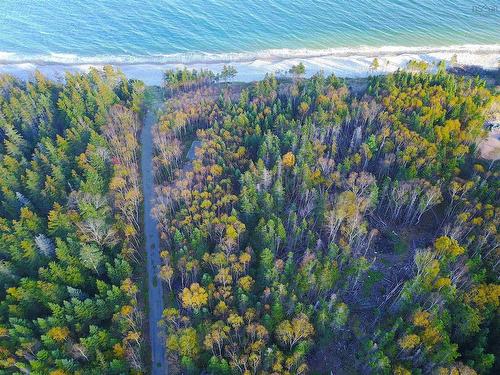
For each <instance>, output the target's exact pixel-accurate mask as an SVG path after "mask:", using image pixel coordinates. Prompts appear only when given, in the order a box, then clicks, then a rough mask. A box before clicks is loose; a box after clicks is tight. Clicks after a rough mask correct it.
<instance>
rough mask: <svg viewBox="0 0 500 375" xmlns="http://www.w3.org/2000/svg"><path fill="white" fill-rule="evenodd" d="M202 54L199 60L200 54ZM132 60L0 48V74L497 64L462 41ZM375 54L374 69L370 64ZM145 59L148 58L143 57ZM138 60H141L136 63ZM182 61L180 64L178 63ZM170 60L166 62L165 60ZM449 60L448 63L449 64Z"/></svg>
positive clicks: (254, 74) (368, 71)
mask: <svg viewBox="0 0 500 375" xmlns="http://www.w3.org/2000/svg"><path fill="white" fill-rule="evenodd" d="M200 56H202V57H203V58H200ZM157 58H158V59H156V60H155V57H154V56H153V57H144V58H135V57H132V56H128V57H127V58H124V57H123V56H122V57H120V56H115V57H113V56H108V57H105V56H103V57H79V56H77V55H72V54H52V55H48V56H45V57H43V58H41V57H40V58H38V59H34V60H31V59H29V58H24V59H23V58H21V57H20V56H17V57H16V55H15V54H12V53H6V52H0V73H8V74H12V75H14V76H16V77H18V78H21V79H30V78H31V77H32V75H33V73H34V71H35V70H40V71H41V72H42V73H43V74H44V75H46V76H47V77H49V78H51V79H56V80H57V79H60V80H63V79H64V73H65V72H66V71H70V72H86V71H88V70H89V69H90V67H97V68H100V67H102V66H103V65H112V66H114V67H117V68H119V69H121V70H122V71H123V73H124V74H125V75H126V76H127V77H129V78H132V79H139V80H142V81H144V82H145V83H146V84H148V85H158V84H160V83H161V82H162V79H163V72H164V71H165V70H167V69H176V68H180V69H183V68H188V69H197V70H200V69H209V70H212V71H214V72H216V73H217V72H220V71H221V70H222V67H223V66H224V65H227V64H230V65H233V66H234V67H235V68H236V69H237V71H238V74H237V75H236V77H235V80H236V81H241V82H252V81H256V80H260V79H262V78H263V77H264V76H265V74H267V73H280V72H281V73H283V72H287V71H288V70H289V69H290V68H291V67H292V66H293V65H297V64H299V63H302V64H304V66H305V68H306V76H311V75H312V74H314V73H316V72H319V71H323V72H324V73H325V74H331V73H334V74H335V75H337V76H339V77H345V78H363V77H367V76H369V75H376V74H388V73H391V72H394V71H396V70H397V69H401V68H405V67H406V66H407V64H408V62H409V61H411V60H416V61H424V62H426V63H428V64H429V65H430V66H431V68H432V67H433V66H435V65H436V64H437V63H438V62H439V61H441V60H444V61H445V62H446V63H447V66H448V67H449V68H450V67H452V66H458V67H461V66H474V67H477V68H479V69H483V70H492V71H493V70H496V69H498V67H499V62H500V45H498V44H493V45H462V46H447V47H391V46H385V47H380V48H376V47H357V48H332V49H324V50H307V49H297V50H288V49H282V50H265V51H257V52H254V53H229V54H209V53H205V54H203V53H190V54H173V55H163V56H157ZM375 58H377V60H378V61H379V67H378V68H377V69H376V70H373V69H372V68H371V65H372V63H373V60H374V59H375ZM147 59H150V60H147ZM142 60H144V61H142ZM183 60H184V62H183ZM169 61H170V62H169ZM452 61H453V64H452Z"/></svg>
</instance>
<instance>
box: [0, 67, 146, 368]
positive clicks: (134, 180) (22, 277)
mask: <svg viewBox="0 0 500 375" xmlns="http://www.w3.org/2000/svg"><path fill="white" fill-rule="evenodd" d="M0 91H1V95H0V138H1V140H2V144H1V145H0V176H1V178H0V284H1V285H2V287H1V288H0V373H2V374H3V373H9V374H10V373H32V374H53V375H55V374H123V373H130V372H132V371H140V370H141V369H143V364H142V359H141V356H142V353H141V351H142V348H141V345H142V327H141V324H142V312H141V311H140V309H139V306H138V300H137V293H138V287H137V285H136V284H135V283H134V281H133V279H134V274H133V267H134V265H135V264H136V263H137V261H138V260H139V259H140V256H139V250H140V249H139V245H140V237H139V231H140V226H139V222H140V221H139V212H140V205H141V191H140V190H139V181H140V175H139V169H138V165H137V153H138V147H139V144H138V142H137V133H138V131H139V128H140V122H139V121H138V116H137V113H136V112H137V111H138V110H139V105H140V102H141V100H142V99H141V97H142V92H143V85H142V83H140V82H129V81H128V80H127V79H125V77H124V76H123V74H121V73H120V72H117V71H114V70H113V69H112V68H110V67H106V68H104V70H103V71H98V70H95V69H92V70H91V71H90V72H89V73H88V74H69V73H68V74H67V75H66V77H65V83H64V84H60V83H55V82H52V81H49V80H47V79H46V78H44V77H43V76H42V75H41V74H39V73H36V74H35V77H34V79H33V81H32V82H21V81H19V80H17V79H15V78H14V77H11V76H5V75H4V76H0Z"/></svg>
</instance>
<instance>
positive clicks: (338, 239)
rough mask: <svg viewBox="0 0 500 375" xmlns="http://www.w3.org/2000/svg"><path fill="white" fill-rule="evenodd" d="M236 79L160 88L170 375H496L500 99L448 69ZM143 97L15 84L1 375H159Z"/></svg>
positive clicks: (6, 146)
mask: <svg viewBox="0 0 500 375" xmlns="http://www.w3.org/2000/svg"><path fill="white" fill-rule="evenodd" d="M235 73H236V72H235V70H234V68H232V67H230V66H226V67H225V68H224V71H223V72H222V73H220V74H214V73H212V72H209V71H203V70H202V71H198V72H197V71H188V70H181V71H167V72H166V73H165V76H164V77H165V84H164V87H163V88H162V93H163V94H164V97H165V100H164V103H163V105H162V108H161V110H160V117H159V121H158V124H157V125H156V126H155V127H154V129H153V140H154V145H155V154H154V172H155V178H156V192H157V197H156V199H155V202H154V203H155V207H154V210H153V214H154V215H155V217H156V218H157V220H158V228H159V231H160V235H161V249H159V251H160V256H161V260H162V266H161V268H160V269H159V270H158V272H159V273H158V280H159V281H160V282H161V283H162V285H163V288H164V290H165V295H166V296H167V298H166V301H165V308H164V312H163V321H162V326H161V327H159V332H160V333H165V334H166V335H165V337H166V347H167V355H168V360H169V368H168V372H169V373H171V374H201V373H204V374H214V375H230V374H244V375H248V374H262V375H265V374H269V375H271V374H273V375H278V374H290V375H291V374H330V373H334V374H344V373H345V374H351V373H352V374H356V373H364V374H398V375H399V374H401V375H402V374H404V375H406V374H434V373H436V374H440V375H441V374H442V375H444V374H475V373H478V374H493V373H498V371H499V369H500V367H499V364H498V358H495V355H497V354H498V353H499V351H500V348H499V342H500V333H499V332H500V321H499V307H500V304H499V298H500V283H499V280H498V276H499V273H498V266H499V260H500V253H499V249H498V226H499V217H500V210H499V183H500V179H499V173H500V170H499V168H498V165H497V163H495V162H493V161H489V160H484V159H481V158H479V157H478V156H477V155H478V152H477V144H478V142H479V141H480V139H481V138H482V137H483V136H484V130H483V124H484V122H485V115H486V113H488V111H491V103H492V102H494V101H496V102H497V103H498V93H496V92H495V91H494V90H495V89H493V90H492V89H491V88H488V87H486V84H485V82H484V81H482V80H480V79H479V78H465V77H461V76H457V75H454V74H450V73H447V72H446V70H445V69H444V67H443V66H441V67H440V68H439V69H438V71H437V72H436V73H432V74H431V73H425V72H420V73H411V72H405V71H398V72H396V73H394V74H390V75H387V76H377V77H371V78H369V79H368V80H367V81H366V82H365V83H366V85H365V87H362V88H359V87H357V88H356V89H353V88H352V87H350V82H349V81H348V80H344V79H340V78H337V77H335V76H333V75H332V76H325V75H323V74H321V73H319V74H316V75H314V76H312V77H311V78H308V79H306V78H304V74H305V70H304V67H303V66H297V67H294V68H293V69H291V71H290V72H289V75H287V76H286V77H285V78H277V77H276V76H274V75H268V76H266V77H265V78H264V79H263V80H262V81H259V82H255V83H252V84H241V83H230V81H231V80H232V78H233V77H234V75H235ZM145 90H146V88H145V87H144V84H143V83H141V82H138V81H131V80H127V79H126V78H125V76H124V75H123V74H122V73H121V72H119V71H116V70H114V69H112V68H111V67H105V68H103V69H102V70H96V69H92V70H90V72H89V73H86V74H67V75H66V77H65V80H64V83H61V82H53V81H50V80H48V79H46V78H45V77H43V76H42V75H41V74H39V73H37V74H35V76H34V77H33V79H32V80H31V81H29V82H22V81H20V80H18V79H16V78H14V77H12V76H8V75H3V76H0V285H1V288H0V374H21V373H31V374H51V375H62V374H128V373H136V374H137V373H148V372H150V368H149V366H150V365H148V353H147V345H145V340H144V336H145V334H144V332H146V329H145V327H146V325H147V322H146V321H145V317H146V316H147V315H146V311H144V310H145V309H144V306H145V304H144V299H145V298H147V290H146V289H145V287H144V282H143V279H144V277H145V275H144V262H145V251H146V249H144V248H143V242H142V225H141V221H142V192H141V190H140V170H139V163H138V159H139V155H140V144H139V132H140V129H141V114H142V109H143V108H144V106H147V105H148V100H149V99H148V98H147V94H145V93H146V92H147V91H145ZM188 150H189V152H188ZM156 250H157V249H156Z"/></svg>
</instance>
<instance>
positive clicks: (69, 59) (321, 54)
mask: <svg viewBox="0 0 500 375" xmlns="http://www.w3.org/2000/svg"><path fill="white" fill-rule="evenodd" d="M499 51H500V1H498V0H496V1H491V0H486V1H476V0H472V1H470V0H453V1H451V0H419V1H406V0H371V1H368V0H358V1H350V0H337V1H333V0H331V1H326V0H316V1H311V0H273V1H271V0H267V1H265V0H232V1H230V0H189V1H187V0H147V1H146V0H144V1H139V0H103V1H101V0H2V1H0V71H9V69H10V70H11V71H15V70H16V69H17V70H19V69H21V70H22V69H25V70H29V69H32V68H33V67H35V66H36V67H45V69H56V68H55V67H54V66H52V68H47V66H49V65H69V66H74V67H77V66H79V67H81V68H83V67H85V66H88V65H98V64H103V63H112V64H117V65H121V66H126V69H129V70H133V69H135V70H137V65H142V66H143V68H144V67H146V66H148V67H149V69H153V68H152V67H151V66H152V65H176V66H181V65H188V66H190V65H192V66H204V65H210V64H211V65H213V66H214V67H215V68H216V69H217V68H218V67H219V65H220V64H223V63H228V62H230V63H234V64H237V65H239V66H240V67H241V68H242V70H243V71H245V69H246V70H248V69H254V70H255V69H257V70H258V71H260V70H262V71H266V70H267V71H268V70H279V69H280V68H286V67H287V66H288V65H290V64H291V63H293V62H296V61H297V59H298V60H304V61H305V62H307V63H308V64H309V65H310V66H312V67H315V66H316V67H320V66H321V64H323V65H325V66H326V68H327V70H328V68H329V64H330V65H331V64H334V65H335V67H332V66H330V68H331V69H332V70H333V71H335V69H337V70H339V71H343V70H342V69H344V70H345V69H346V68H349V67H351V68H350V69H351V70H352V72H356V71H359V69H360V66H358V65H361V66H363V69H365V70H366V66H365V65H366V64H365V63H364V62H360V61H355V60H356V59H355V57H358V58H362V57H364V56H366V57H369V58H370V61H371V60H373V56H378V55H380V56H388V57H387V63H386V64H385V65H386V68H387V69H390V68H391V66H392V65H397V64H398V62H394V57H398V56H401V55H404V54H406V55H409V56H410V55H411V56H414V57H415V56H417V57H419V58H421V57H422V55H425V56H431V58H428V59H432V55H430V54H438V57H439V54H443V53H445V54H446V53H448V54H457V53H459V54H460V57H461V58H462V57H463V59H465V60H464V62H466V60H467V58H469V59H471V58H472V57H471V56H472V55H474V56H476V55H485V54H487V55H488V57H487V58H486V62H487V64H489V65H491V66H494V65H495V64H498V63H497V62H496V61H497V60H495V59H497V58H498V54H499ZM471 54H472V55H471ZM425 56H424V58H425ZM443 56H444V55H443ZM443 56H441V57H443ZM467 56H469V57H467ZM444 57H445V56H444ZM436 58H437V57H436ZM314 59H316V61H315V60H314ZM318 59H319V60H321V59H323V60H325V61H323V62H322V61H318ZM358 60H359V59H358ZM482 60H484V59H482ZM477 61H478V62H481V59H477ZM350 62H352V64H351V63H350ZM288 63H289V64H288ZM344 65H345V66H344ZM133 66H135V67H133ZM57 69H59V68H57ZM153 70H154V69H153ZM347 70H349V69H347Z"/></svg>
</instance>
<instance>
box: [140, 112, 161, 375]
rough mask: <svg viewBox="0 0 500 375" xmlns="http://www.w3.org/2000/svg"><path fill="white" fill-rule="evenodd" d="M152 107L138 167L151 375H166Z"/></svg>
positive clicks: (144, 132) (146, 117)
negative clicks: (141, 193) (142, 196)
mask: <svg viewBox="0 0 500 375" xmlns="http://www.w3.org/2000/svg"><path fill="white" fill-rule="evenodd" d="M155 107H156V106H155V105H152V106H150V107H149V109H148V110H147V112H146V115H145V116H144V126H143V129H142V134H141V149H142V152H141V167H142V186H143V192H144V236H145V244H146V253H147V270H148V299H149V312H148V314H149V337H150V341H151V342H150V345H151V361H152V363H151V374H153V375H160V374H161V375H164V374H168V369H167V361H166V356H165V337H164V335H162V334H161V330H160V328H159V327H158V323H159V321H160V319H161V316H162V312H163V290H162V286H161V280H159V279H158V277H157V275H158V271H159V269H160V266H161V259H160V250H159V248H160V237H159V235H158V229H157V226H156V224H157V223H156V220H155V218H153V216H152V215H151V208H152V206H153V199H154V173H153V137H152V134H151V129H152V127H153V125H154V124H155V123H156V114H155Z"/></svg>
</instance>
